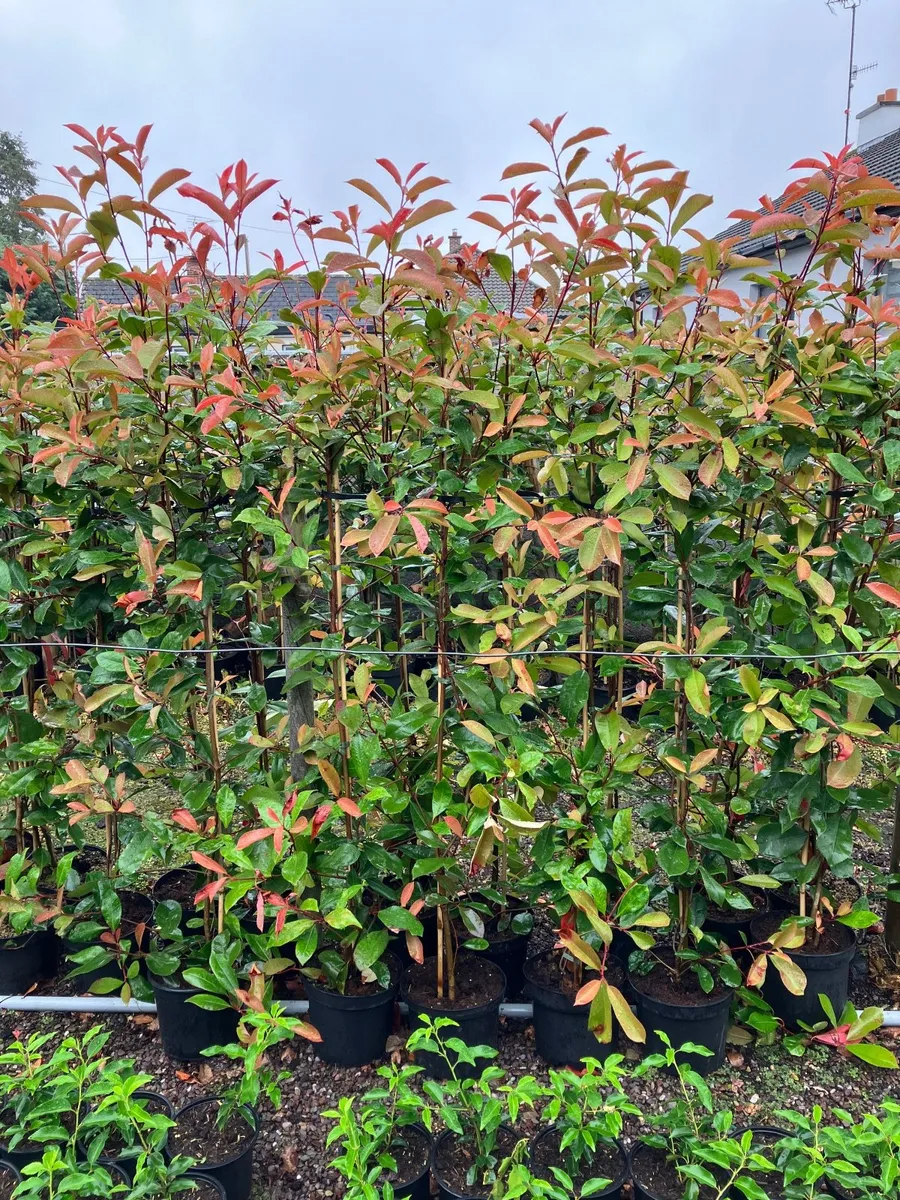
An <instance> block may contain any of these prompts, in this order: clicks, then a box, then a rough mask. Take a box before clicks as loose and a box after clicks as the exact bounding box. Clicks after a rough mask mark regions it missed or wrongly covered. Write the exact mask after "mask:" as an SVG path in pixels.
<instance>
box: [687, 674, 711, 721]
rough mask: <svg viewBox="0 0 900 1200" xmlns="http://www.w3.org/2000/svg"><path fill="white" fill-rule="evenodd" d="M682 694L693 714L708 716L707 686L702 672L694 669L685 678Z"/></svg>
mask: <svg viewBox="0 0 900 1200" xmlns="http://www.w3.org/2000/svg"><path fill="white" fill-rule="evenodd" d="M684 694H685V695H686V696H687V698H688V703H689V704H690V706H691V708H692V709H693V710H694V712H697V713H700V715H701V716H702V717H708V716H709V713H710V705H709V684H708V683H707V682H706V676H705V675H704V674H703V672H702V671H697V670H696V669H695V670H692V671H691V672H690V673H689V674H688V675H687V676H686V678H685V681H684Z"/></svg>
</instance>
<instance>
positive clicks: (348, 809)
mask: <svg viewBox="0 0 900 1200" xmlns="http://www.w3.org/2000/svg"><path fill="white" fill-rule="evenodd" d="M337 806H338V808H339V809H340V810H341V812H343V813H346V814H347V816H348V817H361V816H362V809H361V808H360V807H359V805H358V804H357V803H356V801H355V800H351V799H350V797H349V796H341V797H339V799H338V802H337Z"/></svg>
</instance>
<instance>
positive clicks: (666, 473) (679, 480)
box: [653, 463, 691, 500]
mask: <svg viewBox="0 0 900 1200" xmlns="http://www.w3.org/2000/svg"><path fill="white" fill-rule="evenodd" d="M653 470H654V472H655V474H656V478H657V479H658V480H659V482H660V486H662V487H663V488H665V490H666V491H667V492H668V493H669V495H670V496H676V497H677V498H678V499H679V500H690V498H691V481H690V480H689V479H688V477H687V475H685V474H684V472H683V471H679V470H678V468H677V467H672V466H669V465H667V464H664V463H658V464H654V466H653Z"/></svg>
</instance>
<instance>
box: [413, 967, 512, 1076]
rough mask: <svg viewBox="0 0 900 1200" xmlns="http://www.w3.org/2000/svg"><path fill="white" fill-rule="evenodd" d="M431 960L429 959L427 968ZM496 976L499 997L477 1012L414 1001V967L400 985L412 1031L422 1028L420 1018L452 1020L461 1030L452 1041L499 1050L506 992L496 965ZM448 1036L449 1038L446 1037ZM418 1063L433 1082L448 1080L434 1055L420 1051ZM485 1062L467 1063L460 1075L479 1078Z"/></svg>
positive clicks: (442, 1062) (504, 980) (439, 1059)
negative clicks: (477, 1076)
mask: <svg viewBox="0 0 900 1200" xmlns="http://www.w3.org/2000/svg"><path fill="white" fill-rule="evenodd" d="M465 958H466V955H463V954H461V955H460V956H459V958H458V959H457V965H459V964H460V963H462V962H464V961H465ZM430 961H432V960H429V959H426V960H425V963H426V965H427V964H428V963H429V962H430ZM491 965H492V967H493V969H494V970H495V971H496V972H497V976H498V979H497V995H496V996H495V997H492V998H491V999H490V1000H489V1001H488V1002H487V1003H485V1004H479V1005H478V1006H477V1007H475V1008H446V1007H439V1006H438V1005H436V1004H435V1005H430V1004H422V1003H420V1002H419V1001H417V1000H413V999H411V998H410V996H409V983H410V972H411V971H412V970H413V969H414V968H413V967H407V969H406V971H405V972H404V974H403V977H402V979H401V982H400V992H401V995H402V997H403V999H404V1000H405V1001H406V1004H407V1010H408V1021H409V1027H410V1029H411V1030H415V1029H418V1028H419V1018H420V1017H422V1016H427V1017H431V1019H432V1020H436V1019H437V1018H438V1017H449V1018H450V1019H451V1020H453V1021H455V1022H456V1024H457V1025H458V1026H459V1028H458V1029H452V1030H450V1031H449V1034H450V1035H452V1036H453V1037H458V1038H461V1039H462V1041H464V1042H466V1043H467V1044H468V1045H469V1046H493V1047H494V1049H497V1048H498V1046H499V1041H500V1004H501V1001H502V1000H503V996H504V994H505V991H506V978H505V976H504V974H503V971H502V970H501V969H500V967H498V966H497V964H496V963H492V964H491ZM445 1036H449V1035H447V1034H445ZM416 1061H417V1063H419V1064H420V1065H421V1066H423V1067H424V1068H425V1073H426V1074H427V1075H430V1076H431V1077H432V1078H433V1079H447V1078H448V1077H449V1074H450V1073H449V1071H448V1070H447V1066H446V1064H445V1063H444V1060H443V1059H442V1058H439V1057H438V1056H437V1055H435V1054H431V1053H430V1052H426V1051H419V1052H418V1053H417V1055H416ZM484 1065H485V1064H484V1061H483V1060H481V1062H480V1065H479V1066H477V1067H474V1068H473V1067H470V1066H469V1065H468V1064H466V1063H460V1064H459V1066H458V1067H457V1074H458V1075H460V1076H462V1077H464V1078H471V1077H473V1076H475V1075H480V1074H481V1071H482V1069H483V1067H484Z"/></svg>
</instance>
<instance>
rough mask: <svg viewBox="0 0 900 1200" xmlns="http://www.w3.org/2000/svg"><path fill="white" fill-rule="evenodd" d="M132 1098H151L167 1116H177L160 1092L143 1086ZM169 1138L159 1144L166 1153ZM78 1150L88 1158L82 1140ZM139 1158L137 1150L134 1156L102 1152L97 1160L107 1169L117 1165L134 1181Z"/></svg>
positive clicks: (156, 1106)
mask: <svg viewBox="0 0 900 1200" xmlns="http://www.w3.org/2000/svg"><path fill="white" fill-rule="evenodd" d="M132 1099H133V1100H150V1101H152V1102H153V1105H154V1107H155V1108H157V1109H161V1110H162V1112H163V1113H164V1114H165V1115H166V1116H167V1117H169V1118H172V1117H174V1116H175V1109H174V1108H173V1107H172V1105H171V1104H170V1102H169V1101H168V1100H167V1099H166V1097H165V1096H161V1095H160V1094H159V1092H151V1091H147V1090H146V1089H145V1088H141V1089H139V1090H138V1091H136V1092H135V1093H134V1095H133V1097H132ZM167 1139H168V1134H167V1135H166V1137H165V1138H163V1140H162V1142H161V1143H160V1146H159V1149H160V1150H162V1152H163V1154H164V1155H165V1152H166V1141H167ZM78 1152H79V1154H80V1155H81V1156H82V1157H83V1158H87V1147H86V1146H85V1145H84V1144H83V1143H81V1142H79V1143H78ZM137 1159H138V1154H137V1152H136V1153H135V1154H134V1155H133V1156H125V1155H109V1154H101V1155H100V1157H99V1159H98V1160H97V1161H98V1162H99V1163H101V1165H102V1166H104V1167H106V1169H107V1170H110V1169H111V1168H112V1167H116V1168H117V1169H118V1170H120V1171H121V1172H122V1173H123V1174H124V1175H125V1176H126V1178H127V1179H128V1181H129V1183H134V1174H135V1170H136V1169H137Z"/></svg>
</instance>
